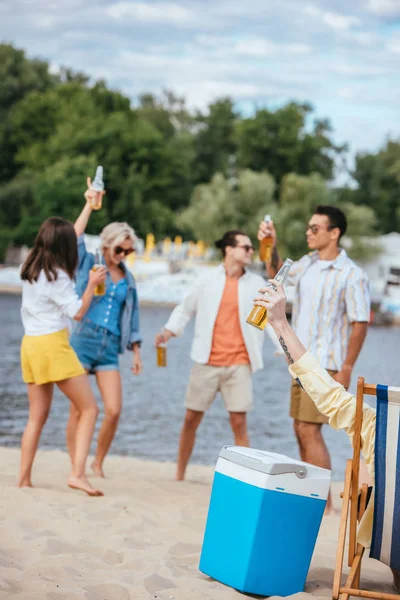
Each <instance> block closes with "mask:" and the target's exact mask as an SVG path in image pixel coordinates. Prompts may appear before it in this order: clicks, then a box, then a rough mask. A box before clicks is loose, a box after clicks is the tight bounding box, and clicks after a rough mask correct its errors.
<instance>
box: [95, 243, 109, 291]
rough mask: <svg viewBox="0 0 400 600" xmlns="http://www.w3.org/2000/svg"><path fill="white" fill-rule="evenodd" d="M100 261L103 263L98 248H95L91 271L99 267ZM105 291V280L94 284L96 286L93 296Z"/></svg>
mask: <svg viewBox="0 0 400 600" xmlns="http://www.w3.org/2000/svg"><path fill="white" fill-rule="evenodd" d="M102 263H103V256H102V254H101V250H100V248H97V250H96V252H95V253H94V265H93V267H92V271H97V269H99V268H100V267H101V266H102ZM105 293H106V282H105V281H103V282H102V283H99V284H98V285H96V287H95V288H94V296H104V294H105Z"/></svg>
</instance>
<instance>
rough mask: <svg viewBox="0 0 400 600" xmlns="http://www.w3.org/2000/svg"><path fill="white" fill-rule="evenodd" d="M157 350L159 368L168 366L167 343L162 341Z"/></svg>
mask: <svg viewBox="0 0 400 600" xmlns="http://www.w3.org/2000/svg"><path fill="white" fill-rule="evenodd" d="M156 350H157V367H166V366H167V343H166V342H165V341H162V343H161V344H159V345H158V346H157V348H156Z"/></svg>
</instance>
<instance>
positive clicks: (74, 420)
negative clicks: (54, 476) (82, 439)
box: [66, 402, 80, 467]
mask: <svg viewBox="0 0 400 600" xmlns="http://www.w3.org/2000/svg"><path fill="white" fill-rule="evenodd" d="M79 414H80V413H79V411H78V410H76V408H75V406H74V405H73V404H72V402H71V403H70V407H69V417H68V423H67V436H66V437H67V448H68V454H69V458H70V461H71V466H72V467H73V466H74V457H75V438H76V428H77V426H78V421H79Z"/></svg>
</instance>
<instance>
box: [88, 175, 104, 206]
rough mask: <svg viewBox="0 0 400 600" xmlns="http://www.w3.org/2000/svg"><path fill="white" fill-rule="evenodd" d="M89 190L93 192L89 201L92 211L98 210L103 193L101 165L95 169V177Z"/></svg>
mask: <svg viewBox="0 0 400 600" xmlns="http://www.w3.org/2000/svg"><path fill="white" fill-rule="evenodd" d="M90 189H91V190H93V191H94V192H95V193H94V194H93V195H92V197H91V199H90V206H91V208H92V209H93V210H100V209H101V205H102V199H103V194H102V192H103V191H104V181H103V167H102V166H101V165H99V166H98V167H97V169H96V175H95V176H94V180H93V181H92V185H91V186H90Z"/></svg>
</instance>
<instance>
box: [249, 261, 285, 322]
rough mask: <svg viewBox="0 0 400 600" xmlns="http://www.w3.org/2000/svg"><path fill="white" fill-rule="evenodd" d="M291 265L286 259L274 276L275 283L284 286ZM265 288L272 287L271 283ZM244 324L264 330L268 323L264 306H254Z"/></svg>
mask: <svg viewBox="0 0 400 600" xmlns="http://www.w3.org/2000/svg"><path fill="white" fill-rule="evenodd" d="M292 264H293V261H292V260H290V258H287V259H286V260H285V262H284V263H283V265H282V266H281V268H280V269H279V271H278V273H277V274H276V275H275V277H274V279H275V281H277V282H278V283H282V284H284V283H285V281H286V278H287V276H288V274H289V271H290V267H291V266H292ZM265 287H273V283H270V282H268V283H267V284H266V286H265ZM246 323H248V324H249V325H253V326H254V327H257V329H265V327H266V325H267V323H268V315H267V309H266V308H264V306H257V305H254V306H253V308H252V310H251V312H250V314H249V316H248V317H247V319H246Z"/></svg>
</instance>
